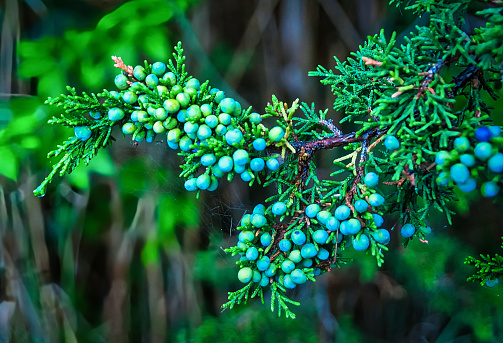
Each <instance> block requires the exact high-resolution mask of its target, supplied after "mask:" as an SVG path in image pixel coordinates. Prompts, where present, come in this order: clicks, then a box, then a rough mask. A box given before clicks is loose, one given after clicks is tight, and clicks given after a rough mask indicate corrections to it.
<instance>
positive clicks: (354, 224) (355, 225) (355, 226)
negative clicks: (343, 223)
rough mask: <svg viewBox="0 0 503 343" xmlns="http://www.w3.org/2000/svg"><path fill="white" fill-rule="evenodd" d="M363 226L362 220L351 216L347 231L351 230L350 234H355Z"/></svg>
mask: <svg viewBox="0 0 503 343" xmlns="http://www.w3.org/2000/svg"><path fill="white" fill-rule="evenodd" d="M361 228H362V224H361V223H360V221H359V220H358V219H356V218H351V219H349V220H347V228H346V230H347V232H349V233H350V234H352V235H354V234H356V233H358V232H359V231H360V230H361Z"/></svg>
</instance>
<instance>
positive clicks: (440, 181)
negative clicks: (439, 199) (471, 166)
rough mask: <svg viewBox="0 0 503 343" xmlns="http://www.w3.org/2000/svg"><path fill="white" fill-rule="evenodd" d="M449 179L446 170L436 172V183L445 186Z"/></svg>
mask: <svg viewBox="0 0 503 343" xmlns="http://www.w3.org/2000/svg"><path fill="white" fill-rule="evenodd" d="M450 181H451V178H450V177H449V174H447V173H446V172H441V173H440V174H438V177H437V180H436V182H437V184H438V185H439V186H442V187H447V186H448V185H449V182H450Z"/></svg>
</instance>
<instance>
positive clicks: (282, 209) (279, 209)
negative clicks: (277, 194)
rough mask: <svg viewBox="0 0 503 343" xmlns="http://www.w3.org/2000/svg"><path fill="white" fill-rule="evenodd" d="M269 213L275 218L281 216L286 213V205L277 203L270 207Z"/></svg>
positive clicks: (280, 202)
mask: <svg viewBox="0 0 503 343" xmlns="http://www.w3.org/2000/svg"><path fill="white" fill-rule="evenodd" d="M271 211H272V213H273V214H274V215H275V216H282V215H283V214H285V213H286V205H285V203H284V202H282V201H278V202H276V203H274V205H272V209H271Z"/></svg>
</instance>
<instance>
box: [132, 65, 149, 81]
mask: <svg viewBox="0 0 503 343" xmlns="http://www.w3.org/2000/svg"><path fill="white" fill-rule="evenodd" d="M133 76H134V77H135V79H137V80H138V81H143V80H145V77H147V73H146V72H145V68H143V67H142V66H140V65H137V66H136V67H134V69H133Z"/></svg>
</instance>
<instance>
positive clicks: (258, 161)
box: [250, 157, 265, 172]
mask: <svg viewBox="0 0 503 343" xmlns="http://www.w3.org/2000/svg"><path fill="white" fill-rule="evenodd" d="M264 167H265V162H264V160H263V159H262V158H260V157H256V158H254V159H252V160H251V161H250V169H251V170H253V171H254V172H259V171H262V170H263V169H264Z"/></svg>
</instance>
